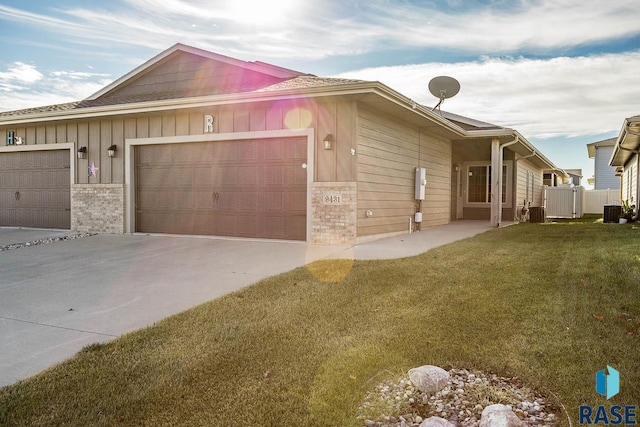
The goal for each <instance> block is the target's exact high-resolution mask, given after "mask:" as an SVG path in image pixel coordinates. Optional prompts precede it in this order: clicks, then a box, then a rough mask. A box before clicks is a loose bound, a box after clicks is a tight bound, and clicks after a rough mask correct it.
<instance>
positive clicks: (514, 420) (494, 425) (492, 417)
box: [478, 403, 524, 427]
mask: <svg viewBox="0 0 640 427" xmlns="http://www.w3.org/2000/svg"><path fill="white" fill-rule="evenodd" d="M523 426H524V423H523V422H522V421H521V420H520V418H518V417H517V416H516V414H514V413H513V411H512V410H511V409H510V408H508V407H507V406H505V405H502V404H499V403H496V404H494V405H489V406H487V407H486V408H484V411H482V418H480V423H479V424H478V427H523Z"/></svg>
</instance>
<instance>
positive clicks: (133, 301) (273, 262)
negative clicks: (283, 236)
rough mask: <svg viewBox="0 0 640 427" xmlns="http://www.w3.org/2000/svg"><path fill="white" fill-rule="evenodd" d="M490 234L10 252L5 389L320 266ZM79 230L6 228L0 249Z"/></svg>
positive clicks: (111, 242)
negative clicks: (255, 286) (104, 345)
mask: <svg viewBox="0 0 640 427" xmlns="http://www.w3.org/2000/svg"><path fill="white" fill-rule="evenodd" d="M488 229H489V224H488V223H487V222H478V221H465V222H462V221H461V222H456V223H452V224H450V225H447V226H442V227H436V228H433V229H428V230H425V231H422V232H420V233H413V234H411V235H403V236H396V237H392V238H388V239H382V240H378V241H374V242H370V243H365V244H362V245H357V246H355V247H336V246H311V245H307V244H306V243H301V242H279V241H254V240H234V239H221V238H206V237H205V238H202V237H176V236H147V235H108V234H105V235H95V236H90V237H84V238H79V239H75V240H65V241H56V242H53V243H49V244H44V245H32V246H29V247H22V248H18V249H12V250H7V251H2V252H0V338H1V339H2V345H1V346H0V387H2V386H5V385H8V384H11V383H13V382H15V381H17V380H20V379H23V378H26V377H28V376H31V375H34V374H36V373H38V372H40V371H41V370H43V369H46V368H48V367H50V366H52V365H54V364H56V363H58V362H61V361H63V360H65V359H67V358H69V357H71V356H73V355H74V354H75V353H77V352H78V351H79V350H80V349H82V348H83V347H84V346H86V345H88V344H91V343H95V342H105V341H109V340H111V339H113V338H114V337H117V336H119V335H121V334H123V333H126V332H130V331H133V330H136V329H139V328H142V327H145V326H148V325H151V324H153V323H154V322H157V321H159V320H161V319H163V318H165V317H167V316H170V315H172V314H176V313H179V312H181V311H184V310H186V309H189V308H191V307H193V306H195V305H198V304H200V303H204V302H206V301H208V300H210V299H212V298H215V297H218V296H221V295H224V294H227V293H229V292H233V291H236V290H238V289H240V288H242V287H244V286H247V285H250V284H252V283H254V282H256V281H258V280H260V279H262V278H265V277H268V276H271V275H274V274H278V273H282V272H286V271H289V270H291V269H293V268H296V267H299V266H303V265H305V264H307V263H309V262H311V261H315V260H318V259H323V258H356V259H375V258H397V257H402V256H410V255H416V254H419V253H422V252H424V251H426V250H428V249H430V248H432V247H435V246H439V245H441V244H445V243H449V242H452V241H455V240H459V239H462V238H466V237H470V236H473V235H475V234H478V233H481V232H484V231H486V230H488ZM73 234H74V233H72V232H68V231H46V230H24V229H10V228H0V247H3V246H6V245H8V244H11V243H17V242H20V241H23V242H26V241H32V240H39V239H43V238H47V237H64V236H69V235H73Z"/></svg>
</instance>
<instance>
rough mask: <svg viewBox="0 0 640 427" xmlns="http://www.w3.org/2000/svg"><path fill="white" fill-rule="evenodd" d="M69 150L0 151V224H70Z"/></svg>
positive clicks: (64, 226)
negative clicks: (0, 168) (0, 167)
mask: <svg viewBox="0 0 640 427" xmlns="http://www.w3.org/2000/svg"><path fill="white" fill-rule="evenodd" d="M69 154H70V153H69V150H43V151H27V152H14V153H2V154H0V165H2V171H1V172H0V226H24V227H47V228H67V229H68V228H70V225H71V215H70V214H71V188H70V187H71V180H70V174H71V173H70V171H71V168H70V164H71V159H70V155H69ZM16 192H18V195H19V197H18V198H16Z"/></svg>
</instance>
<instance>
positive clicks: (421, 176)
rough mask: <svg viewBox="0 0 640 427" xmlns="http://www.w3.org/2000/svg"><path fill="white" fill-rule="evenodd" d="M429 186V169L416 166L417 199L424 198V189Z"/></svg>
mask: <svg viewBox="0 0 640 427" xmlns="http://www.w3.org/2000/svg"><path fill="white" fill-rule="evenodd" d="M426 187H427V170H426V169H425V168H416V200H424V189H425V188H426Z"/></svg>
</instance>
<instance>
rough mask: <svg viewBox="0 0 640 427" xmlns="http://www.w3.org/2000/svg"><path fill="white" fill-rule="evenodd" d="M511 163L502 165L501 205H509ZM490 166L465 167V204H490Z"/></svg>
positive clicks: (473, 165)
mask: <svg viewBox="0 0 640 427" xmlns="http://www.w3.org/2000/svg"><path fill="white" fill-rule="evenodd" d="M510 171H511V162H505V163H504V164H503V165H502V203H503V204H510V203H511V194H510V193H511V186H512V183H511V174H510ZM491 172H492V171H491V165H490V164H489V163H488V162H484V163H482V164H469V165H467V203H469V204H477V203H491Z"/></svg>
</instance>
